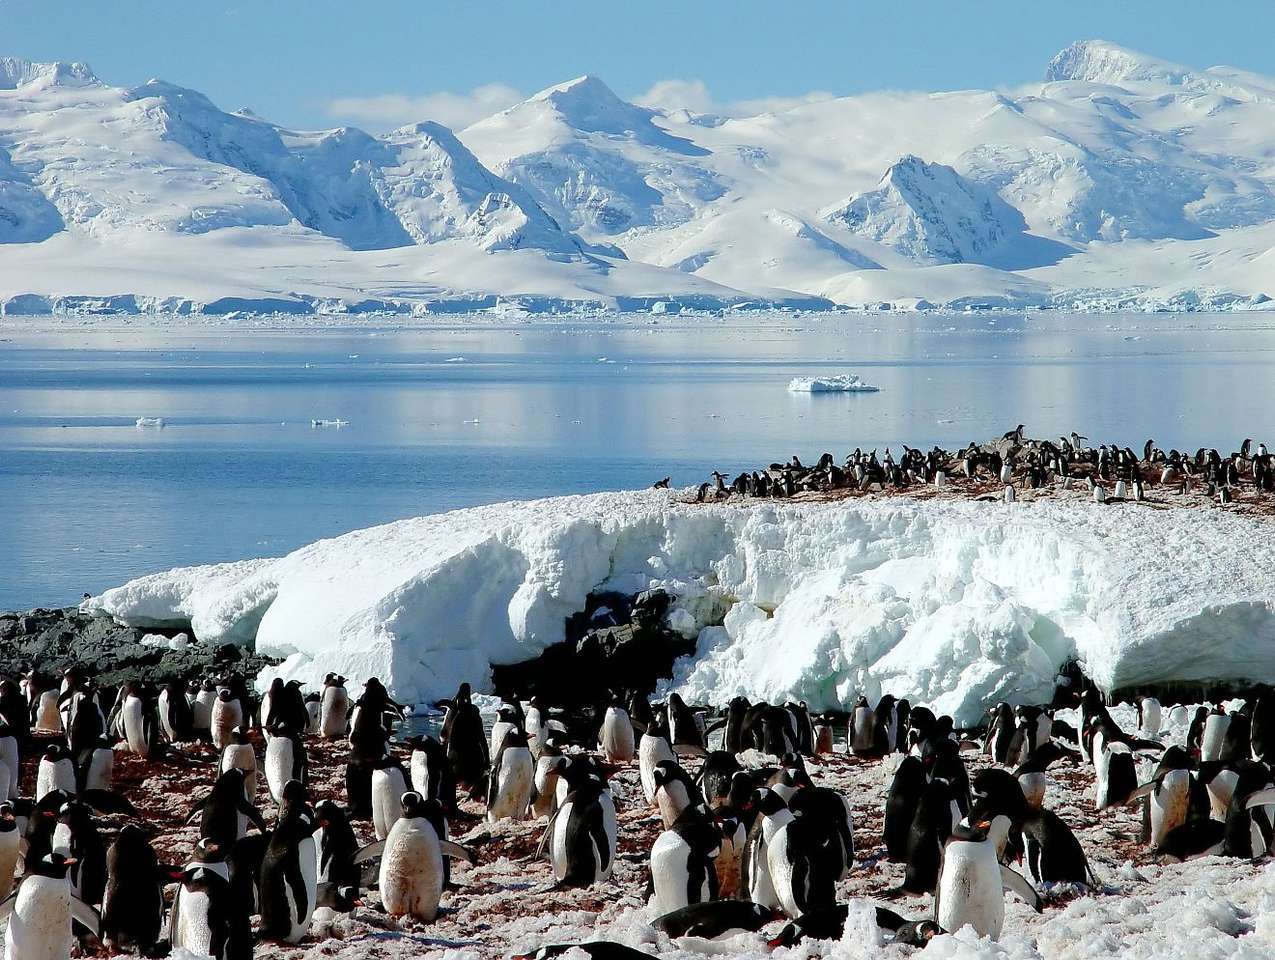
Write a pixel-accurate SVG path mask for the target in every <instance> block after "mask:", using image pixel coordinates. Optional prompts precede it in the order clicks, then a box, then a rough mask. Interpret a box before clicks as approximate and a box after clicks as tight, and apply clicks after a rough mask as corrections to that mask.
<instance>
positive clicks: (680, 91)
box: [633, 80, 836, 117]
mask: <svg viewBox="0 0 1275 960" xmlns="http://www.w3.org/2000/svg"><path fill="white" fill-rule="evenodd" d="M834 96H836V95H835V94H832V93H828V92H826V91H823V90H814V91H811V92H810V93H804V94H801V95H800V96H795V97H759V98H757V99H754V100H733V101H727V102H719V101H718V100H716V99H715V98H714V97H713V95H712V93H711V92H710V91H709V89H708V85H707V84H706V83H704V81H703V80H660V81H659V82H658V83H655V84H653V85H652V86H651V89H649V90H647V91H646V92H645V93H643V94H641V95H640V96H637V97H634V98H633V99H634V103H638V104H641V105H642V106H644V107H651V108H652V109H655V110H664V111H670V110H689V111H691V112H692V113H713V114H717V115H718V116H723V117H752V116H756V115H757V114H759V113H782V112H783V111H785V110H791V109H793V108H794V107H800V106H803V105H804V104H807V103H818V102H819V101H820V100H831V99H833V97H834Z"/></svg>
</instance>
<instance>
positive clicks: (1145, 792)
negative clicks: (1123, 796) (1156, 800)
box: [1125, 780, 1160, 806]
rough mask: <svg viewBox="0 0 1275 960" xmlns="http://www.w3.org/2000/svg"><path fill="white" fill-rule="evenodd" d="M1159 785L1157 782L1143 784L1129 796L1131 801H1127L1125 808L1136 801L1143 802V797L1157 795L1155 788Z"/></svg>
mask: <svg viewBox="0 0 1275 960" xmlns="http://www.w3.org/2000/svg"><path fill="white" fill-rule="evenodd" d="M1159 785H1160V784H1159V783H1157V782H1156V781H1155V780H1152V781H1150V782H1148V783H1144V784H1142V785H1141V786H1140V787H1138V789H1137V790H1135V791H1133V793H1131V794H1129V799H1128V800H1126V801H1125V806H1128V805H1129V804H1131V803H1133V802H1134V801H1135V800H1141V799H1142V798H1143V797H1149V796H1151V794H1153V793H1155V788H1156V787H1158V786H1159Z"/></svg>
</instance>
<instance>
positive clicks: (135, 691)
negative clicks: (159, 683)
mask: <svg viewBox="0 0 1275 960" xmlns="http://www.w3.org/2000/svg"><path fill="white" fill-rule="evenodd" d="M120 700H121V702H120V711H119V721H118V723H119V727H120V730H119V735H120V736H122V737H123V740H124V742H125V744H127V746H128V752H129V753H132V754H136V755H137V756H139V757H148V756H150V752H151V747H152V745H153V742H154V740H155V739H156V736H155V734H156V732H157V731H156V729H155V720H156V719H157V718H155V716H154V712H153V710H152V709H151V705H150V703H149V702H148V699H147V697H146V695H145V692H144V691H143V689H142V685H141V684H140V683H138V682H137V681H135V680H130V681H129V682H128V683H126V684H124V686H123V687H122V688H120Z"/></svg>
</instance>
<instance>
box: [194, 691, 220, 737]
mask: <svg viewBox="0 0 1275 960" xmlns="http://www.w3.org/2000/svg"><path fill="white" fill-rule="evenodd" d="M216 702H217V694H216V693H214V692H211V691H208V690H201V691H199V693H197V694H195V699H194V701H193V702H192V703H191V705H190V712H191V717H192V724H193V726H194V728H195V729H196V730H209V729H211V728H212V710H213V704H214V703H216Z"/></svg>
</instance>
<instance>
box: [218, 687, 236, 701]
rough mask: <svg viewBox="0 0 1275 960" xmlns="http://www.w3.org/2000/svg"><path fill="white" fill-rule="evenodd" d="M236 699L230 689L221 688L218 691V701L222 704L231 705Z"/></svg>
mask: <svg viewBox="0 0 1275 960" xmlns="http://www.w3.org/2000/svg"><path fill="white" fill-rule="evenodd" d="M234 698H235V695H234V693H232V692H231V690H230V688H229V687H221V688H220V689H219V690H218V691H217V699H218V700H220V701H221V702H222V703H229V702H230V701H231V700H233V699H234Z"/></svg>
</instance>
